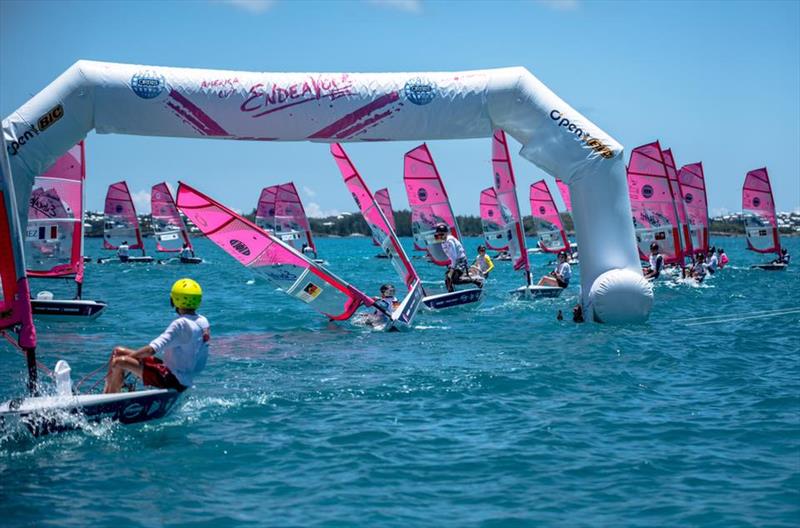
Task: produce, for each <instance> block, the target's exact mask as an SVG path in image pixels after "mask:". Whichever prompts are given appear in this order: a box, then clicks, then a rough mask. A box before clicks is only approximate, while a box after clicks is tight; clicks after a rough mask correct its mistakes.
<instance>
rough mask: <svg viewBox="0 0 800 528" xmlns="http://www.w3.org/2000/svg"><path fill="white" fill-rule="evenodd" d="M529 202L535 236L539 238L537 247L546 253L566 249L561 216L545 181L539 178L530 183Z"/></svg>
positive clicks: (566, 242) (565, 237) (567, 248)
mask: <svg viewBox="0 0 800 528" xmlns="http://www.w3.org/2000/svg"><path fill="white" fill-rule="evenodd" d="M530 202H531V215H532V216H533V223H534V225H535V226H536V236H537V237H538V238H539V247H540V248H541V249H542V251H545V252H547V253H558V252H560V251H568V250H569V240H568V239H567V233H566V231H564V225H563V224H562V223H561V216H560V215H559V214H558V209H557V208H556V203H555V201H553V195H552V194H550V189H549V188H548V187H547V182H545V181H544V180H539V181H537V182H536V183H532V184H531V191H530Z"/></svg>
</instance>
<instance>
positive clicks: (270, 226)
mask: <svg viewBox="0 0 800 528" xmlns="http://www.w3.org/2000/svg"><path fill="white" fill-rule="evenodd" d="M278 187H279V186H278V185H270V186H269V187H264V188H263V189H261V194H260V195H259V197H258V205H257V206H256V225H257V226H258V227H260V228H261V229H263V230H265V231H267V232H269V233H272V234H275V199H276V198H277V196H278Z"/></svg>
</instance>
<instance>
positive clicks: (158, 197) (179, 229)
mask: <svg viewBox="0 0 800 528" xmlns="http://www.w3.org/2000/svg"><path fill="white" fill-rule="evenodd" d="M150 210H151V215H152V218H153V233H154V235H155V239H156V249H158V251H163V252H166V253H177V252H178V251H180V250H181V249H183V246H184V244H185V245H186V246H187V247H189V248H190V249H191V248H192V241H191V239H189V231H188V230H187V229H186V224H185V223H184V221H183V218H181V215H180V213H179V212H178V208H177V207H176V206H175V200H173V199H172V192H170V190H169V187H168V186H167V184H166V182H162V183H158V184H156V185H153V187H152V189H150Z"/></svg>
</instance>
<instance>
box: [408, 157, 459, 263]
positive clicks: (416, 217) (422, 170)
mask: <svg viewBox="0 0 800 528" xmlns="http://www.w3.org/2000/svg"><path fill="white" fill-rule="evenodd" d="M403 182H404V183H405V186H406V194H407V195H408V204H409V206H410V207H411V232H412V233H413V235H414V243H415V245H416V246H420V247H424V248H425V250H426V251H427V252H428V255H429V256H430V259H431V261H432V262H433V263H434V264H437V265H439V266H447V265H448V263H449V262H450V259H449V258H448V257H447V255H445V253H444V250H443V249H442V244H441V242H436V240H435V239H434V231H435V227H436V224H440V223H443V224H446V225H447V226H448V227H449V228H450V233H451V234H452V235H453V236H454V237H456V238H457V239H459V240H461V231H460V230H459V229H458V224H457V223H456V215H455V214H454V213H453V208H452V207H451V206H450V199H449V198H448V197H447V191H446V190H445V188H444V184H443V183H442V178H441V177H440V176H439V171H438V170H437V169H436V164H435V163H434V162H433V157H432V156H431V153H430V151H429V150H428V146H427V145H425V144H424V143H423V144H422V145H420V146H418V147H417V148H415V149H413V150H410V151H409V152H407V153H406V155H405V157H404V159H403ZM423 244H424V246H423Z"/></svg>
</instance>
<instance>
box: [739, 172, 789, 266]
mask: <svg viewBox="0 0 800 528" xmlns="http://www.w3.org/2000/svg"><path fill="white" fill-rule="evenodd" d="M742 212H743V213H744V226H745V234H746V236H747V249H749V250H750V251H755V252H757V253H777V254H778V256H780V255H781V239H780V235H779V234H778V219H777V216H776V215H775V199H774V197H773V195H772V185H771V184H770V181H769V174H768V173H767V168H766V167H762V168H760V169H755V170H751V171H750V172H748V173H747V176H745V179H744V185H743V186H742Z"/></svg>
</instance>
